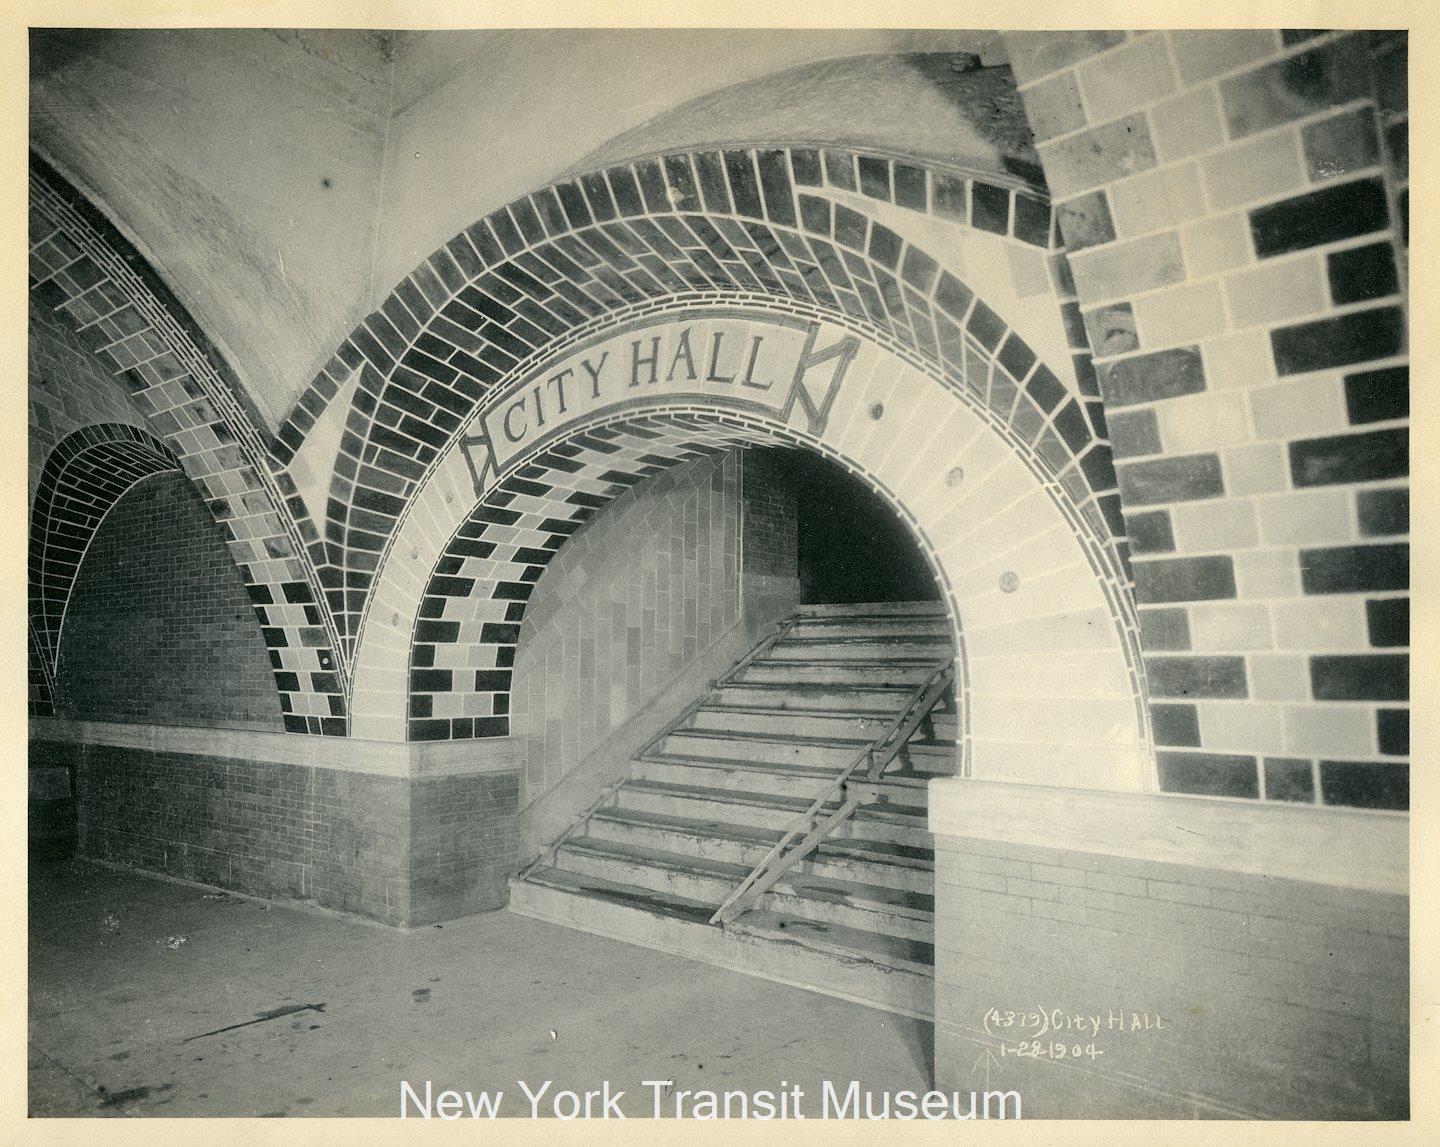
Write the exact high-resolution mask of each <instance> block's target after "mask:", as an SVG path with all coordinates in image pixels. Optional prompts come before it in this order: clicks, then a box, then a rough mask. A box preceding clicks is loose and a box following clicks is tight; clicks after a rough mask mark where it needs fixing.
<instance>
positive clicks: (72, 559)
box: [29, 423, 180, 717]
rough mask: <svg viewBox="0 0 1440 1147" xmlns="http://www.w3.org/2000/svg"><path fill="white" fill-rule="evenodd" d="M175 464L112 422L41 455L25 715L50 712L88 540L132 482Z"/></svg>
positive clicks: (143, 436)
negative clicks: (66, 623) (58, 661)
mask: <svg viewBox="0 0 1440 1147" xmlns="http://www.w3.org/2000/svg"><path fill="white" fill-rule="evenodd" d="M179 468H180V466H179V463H178V462H177V461H176V460H175V456H174V454H172V453H171V452H170V450H169V449H167V448H166V446H165V444H164V443H162V442H161V441H160V440H159V439H157V438H156V437H155V436H154V435H152V434H148V433H146V432H145V431H143V430H140V429H138V428H136V427H134V426H126V425H123V424H119V423H102V424H99V425H95V426H86V427H84V428H82V429H80V430H77V431H75V432H74V433H73V434H70V435H68V436H66V437H65V438H64V439H62V440H61V441H60V442H59V443H58V444H57V445H56V446H55V449H53V450H52V451H51V452H50V455H49V457H47V458H46V460H45V465H44V468H43V469H42V470H41V473H40V482H39V486H38V487H37V489H36V492H35V504H34V508H33V510H32V511H31V519H30V562H29V571H30V584H29V638H30V668H29V675H30V713H31V715H32V716H46V717H48V716H53V715H54V712H55V664H56V656H57V654H58V652H59V648H60V632H61V628H62V626H63V624H64V621H65V609H66V606H67V605H68V604H69V602H70V591H71V590H72V589H73V588H74V585H75V577H76V575H77V574H78V573H79V572H80V563H81V562H82V561H83V560H84V557H85V551H86V548H87V547H88V546H89V544H90V539H91V538H93V537H94V536H95V531H96V530H97V529H99V528H100V523H101V521H102V520H103V519H104V517H105V515H106V514H108V513H109V512H110V509H111V507H112V506H114V505H115V503H116V502H118V501H119V500H120V499H121V497H123V496H124V494H125V493H126V491H128V490H129V489H130V487H131V486H133V485H135V483H136V482H138V481H140V479H142V478H145V477H148V476H149V475H151V474H160V473H164V472H166V471H171V470H178V469H179Z"/></svg>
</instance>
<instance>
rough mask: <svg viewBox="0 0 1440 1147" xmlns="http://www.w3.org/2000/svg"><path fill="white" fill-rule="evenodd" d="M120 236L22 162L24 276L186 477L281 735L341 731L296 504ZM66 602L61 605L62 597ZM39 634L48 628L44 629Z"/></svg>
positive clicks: (338, 685) (325, 633)
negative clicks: (262, 651) (261, 662)
mask: <svg viewBox="0 0 1440 1147" xmlns="http://www.w3.org/2000/svg"><path fill="white" fill-rule="evenodd" d="M147 271H148V269H147V268H146V267H145V264H144V261H143V259H141V258H140V256H139V255H138V254H137V253H136V252H135V251H134V250H133V249H132V248H131V247H130V245H129V244H128V242H127V241H126V240H125V239H124V238H123V237H122V236H121V235H120V234H119V233H118V232H117V231H116V230H115V229H114V228H113V227H112V226H111V225H110V224H109V223H108V222H107V221H106V220H105V219H104V218H103V217H102V216H100V215H99V213H98V212H96V211H95V209H94V208H93V207H91V206H90V205H89V204H88V203H86V202H85V200H84V199H83V197H81V196H80V194H79V193H78V192H76V191H75V190H74V188H72V187H70V186H69V185H68V184H67V183H66V182H65V181H64V180H63V179H62V178H61V177H60V176H59V175H57V174H56V173H55V172H54V171H52V170H51V169H50V168H49V167H48V165H46V164H45V163H44V161H43V160H40V159H39V158H38V157H36V156H34V155H32V156H31V164H30V286H31V291H32V294H33V297H34V298H35V299H36V301H37V302H38V304H39V305H40V306H42V307H43V308H45V309H48V310H50V311H52V312H54V313H55V314H57V315H59V316H61V317H63V318H64V319H65V321H67V322H69V323H71V324H72V325H73V326H74V327H75V328H76V329H77V331H78V332H79V334H80V336H81V338H83V339H84V340H85V341H86V342H87V343H88V344H89V345H90V346H91V347H92V348H93V349H94V351H95V353H96V356H97V358H98V359H99V360H100V361H101V362H102V363H104V365H105V366H106V368H107V369H108V370H110V371H111V372H112V373H113V374H114V376H115V377H116V379H117V381H118V382H119V383H120V384H121V385H122V386H123V387H124V388H125V390H126V392H127V393H128V394H129V395H130V398H131V401H132V402H133V403H134V404H135V406H136V408H137V409H139V410H140V411H141V412H142V413H144V415H145V416H146V420H147V422H148V424H149V426H150V427H151V429H152V430H153V431H154V432H155V435H156V437H158V438H159V439H160V440H161V441H162V442H163V443H164V444H165V446H166V448H167V449H168V450H169V451H170V453H171V454H172V455H173V457H174V459H175V461H176V462H177V463H178V465H179V467H180V469H181V470H183V471H184V472H185V474H186V475H187V476H189V478H190V479H191V480H192V481H194V482H195V484H196V485H197V486H198V487H199V489H200V491H201V493H202V495H203V496H204V498H205V500H206V503H207V505H208V506H209V507H210V509H211V511H212V512H213V513H214V515H215V519H216V521H217V522H218V523H219V525H220V529H221V532H222V535H223V536H224V538H225V540H226V544H227V546H228V548H229V550H230V552H231V554H232V556H233V557H234V559H235V562H236V564H237V566H238V567H239V569H240V574H241V577H242V578H243V580H244V582H245V585H246V588H247V590H248V591H249V594H250V596H251V599H252V600H253V602H254V603H255V608H256V612H257V615H258V617H259V620H260V625H261V628H262V632H263V634H264V638H265V644H266V647H267V649H268V650H269V655H270V661H271V665H272V667H273V669H274V670H275V674H276V683H277V686H278V687H279V690H280V704H281V708H282V710H283V711H284V715H285V716H284V720H285V728H286V730H287V731H289V732H295V733H314V734H320V733H324V734H328V735H332V736H343V735H345V733H346V731H347V721H346V715H345V714H346V706H345V694H344V687H343V684H342V679H341V676H340V673H339V671H338V669H339V667H338V666H337V664H336V660H335V646H334V642H333V641H332V639H331V635H330V630H329V626H328V624H327V623H328V619H327V618H326V617H325V615H324V614H323V612H322V603H321V602H319V601H317V599H316V595H315V591H314V589H313V588H312V586H313V585H314V575H313V571H312V570H311V569H310V566H309V557H308V554H307V552H306V550H305V544H306V542H307V541H309V540H312V539H313V538H314V537H315V531H314V527H313V526H312V525H311V524H310V522H309V520H308V519H307V518H304V517H303V516H301V515H299V514H297V513H296V510H297V507H298V505H299V499H298V497H293V498H292V500H291V501H292V504H290V505H287V504H286V502H285V497H286V495H293V493H294V487H293V483H290V482H289V479H288V477H287V476H286V475H283V474H273V473H272V472H271V456H270V452H269V447H268V444H267V443H266V442H265V441H264V439H263V437H262V436H261V433H260V431H259V430H258V429H257V426H258V423H257V422H256V421H254V420H252V418H251V417H250V415H249V413H248V411H247V410H246V408H245V406H244V405H243V404H242V401H241V398H240V397H239V387H238V385H236V384H233V383H232V382H231V381H230V379H229V376H228V374H226V373H225V371H226V368H225V367H224V365H223V363H221V362H220V361H219V360H218V358H217V356H216V355H215V353H214V351H213V350H212V349H211V348H209V346H208V344H207V343H206V340H205V339H204V336H203V335H202V334H200V333H199V331H198V328H196V327H195V326H194V324H193V322H191V321H190V319H189V318H188V316H187V315H186V314H185V312H184V309H183V308H182V307H181V306H180V304H179V303H178V302H177V301H176V300H175V299H174V298H173V297H171V296H170V295H169V292H168V291H167V290H166V289H165V288H164V286H163V284H160V283H159V282H158V281H157V280H156V279H155V277H154V275H153V273H147ZM61 608H62V609H63V605H62V606H61ZM39 636H40V638H42V639H43V638H44V637H45V633H44V632H42V633H41V634H40V635H39Z"/></svg>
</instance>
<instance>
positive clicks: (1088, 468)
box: [1036, 371, 1115, 492]
mask: <svg viewBox="0 0 1440 1147" xmlns="http://www.w3.org/2000/svg"><path fill="white" fill-rule="evenodd" d="M1036 374H1037V375H1038V374H1039V372H1038V371H1037V372H1036ZM1080 472H1081V473H1082V474H1084V475H1085V480H1086V481H1087V482H1089V483H1090V489H1092V490H1095V491H1097V492H1098V491H1100V490H1113V489H1115V462H1114V456H1113V455H1112V454H1111V453H1110V447H1109V446H1108V445H1107V444H1106V443H1104V442H1097V443H1096V444H1095V445H1094V446H1093V447H1092V448H1091V449H1090V452H1089V453H1088V454H1086V455H1085V457H1083V458H1081V459H1080Z"/></svg>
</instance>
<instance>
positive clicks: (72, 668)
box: [57, 472, 281, 729]
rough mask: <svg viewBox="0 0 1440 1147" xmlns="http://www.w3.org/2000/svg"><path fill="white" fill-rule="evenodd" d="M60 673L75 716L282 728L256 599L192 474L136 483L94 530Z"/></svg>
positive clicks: (66, 703)
mask: <svg viewBox="0 0 1440 1147" xmlns="http://www.w3.org/2000/svg"><path fill="white" fill-rule="evenodd" d="M57 684H58V691H59V707H60V711H61V713H62V714H63V715H64V716H67V717H71V718H77V719H84V720H93V721H122V722H139V723H145V724H162V725H171V724H180V725H214V726H221V727H232V728H256V729H279V728H280V727H281V724H280V718H281V711H280V698H279V694H278V693H277V691H276V688H275V680H274V676H273V674H272V671H271V667H270V659H269V657H268V655H267V653H266V649H265V644H264V641H263V640H262V638H261V632H260V627H259V626H258V625H257V624H256V615H255V610H254V608H253V606H252V605H251V602H250V599H249V597H248V596H247V594H246V592H245V587H244V585H243V584H242V583H241V581H240V575H239V574H238V572H237V571H236V569H235V563H234V562H233V561H232V560H231V557H230V555H229V553H228V552H227V551H226V548H225V543H224V541H223V540H222V538H221V537H220V534H219V532H218V530H217V527H216V525H215V522H214V519H213V517H212V516H211V515H210V513H209V512H208V511H207V510H206V508H205V505H204V504H203V503H202V502H201V500H200V497H199V495H198V494H197V493H196V491H195V489H194V487H193V486H192V485H191V483H190V481H189V479H188V478H186V477H185V476H184V475H182V474H179V473H175V472H170V473H166V474H156V475H152V476H151V477H149V478H145V479H143V480H142V481H140V482H138V483H137V484H136V485H135V486H133V487H132V488H131V489H130V491H129V492H128V493H127V494H125V495H124V496H123V497H122V498H121V499H120V501H119V502H117V503H116V504H115V507H114V509H112V510H111V511H110V514H109V515H108V516H107V517H106V518H105V520H104V522H103V523H102V524H101V526H100V529H99V530H97V531H96V533H95V536H94V538H93V540H92V541H91V544H90V547H89V550H88V551H87V552H86V556H85V560H84V562H83V563H82V564H81V567H80V573H79V576H78V577H77V578H76V582H75V587H74V590H73V591H72V595H71V599H70V604H69V609H68V611H67V613H66V618H65V625H64V630H63V633H62V639H61V645H60V659H59V674H58V677H57Z"/></svg>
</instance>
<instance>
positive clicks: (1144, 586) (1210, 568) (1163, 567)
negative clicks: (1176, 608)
mask: <svg viewBox="0 0 1440 1147" xmlns="http://www.w3.org/2000/svg"><path fill="white" fill-rule="evenodd" d="M1134 569H1135V600H1136V601H1138V602H1140V603H1141V604H1142V605H1149V604H1161V603H1165V602H1175V601H1219V600H1224V599H1227V598H1233V597H1234V596H1235V564H1234V561H1233V560H1232V559H1231V558H1230V557H1229V556H1227V555H1225V554H1215V555H1210V556H1204V557H1184V558H1170V559H1165V560H1157V561H1146V562H1135V563H1134Z"/></svg>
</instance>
